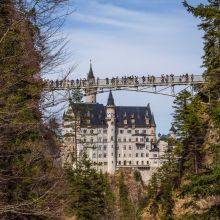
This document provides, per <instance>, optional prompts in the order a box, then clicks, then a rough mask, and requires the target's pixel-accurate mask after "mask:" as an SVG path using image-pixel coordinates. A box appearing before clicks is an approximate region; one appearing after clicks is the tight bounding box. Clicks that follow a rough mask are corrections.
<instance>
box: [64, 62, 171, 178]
mask: <svg viewBox="0 0 220 220" xmlns="http://www.w3.org/2000/svg"><path fill="white" fill-rule="evenodd" d="M88 80H89V81H90V82H93V81H94V80H95V77H94V74H93V70H92V66H91V65H90V71H89V73H88ZM86 94H87V96H86V103H72V104H70V105H69V108H68V110H67V111H66V112H65V113H64V116H63V134H64V139H63V140H64V145H63V161H64V162H70V163H74V160H75V159H76V158H80V156H81V155H82V154H83V153H86V154H87V155H88V156H89V158H90V159H91V160H92V161H93V162H94V166H96V167H97V169H100V170H102V171H103V172H108V173H114V172H115V171H116V170H117V169H120V168H133V169H138V170H140V171H141V173H142V174H144V176H149V175H148V174H150V173H151V172H152V171H153V170H155V168H157V167H159V166H160V165H161V163H162V162H163V159H162V158H163V155H164V152H165V151H166V149H167V145H166V144H165V143H164V142H161V141H156V124H155V121H154V115H153V113H152V112H151V108H150V105H149V104H148V105H147V106H144V107H143V106H117V105H116V104H115V101H114V98H113V95H112V92H111V91H110V93H109V97H108V100H107V104H106V105H103V104H99V103H97V102H96V91H95V90H94V89H89V88H88V90H87V91H86ZM156 143H162V144H156ZM74 158H75V159H74Z"/></svg>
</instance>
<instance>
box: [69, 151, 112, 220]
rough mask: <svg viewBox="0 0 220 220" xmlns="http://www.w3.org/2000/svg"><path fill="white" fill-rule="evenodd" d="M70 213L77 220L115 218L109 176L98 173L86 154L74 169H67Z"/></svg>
mask: <svg viewBox="0 0 220 220" xmlns="http://www.w3.org/2000/svg"><path fill="white" fill-rule="evenodd" d="M67 173H68V180H69V200H70V202H69V212H70V213H73V214H75V215H76V216H77V219H101V218H103V217H105V218H108V217H110V216H113V214H114V213H113V210H114V194H113V193H112V191H111V188H110V184H109V180H108V176H107V175H105V174H103V173H100V172H98V171H96V169H95V168H93V165H92V163H91V161H90V160H89V159H87V156H86V155H85V154H84V155H83V157H82V159H80V160H79V161H78V162H77V164H76V167H75V168H74V169H72V168H69V169H67Z"/></svg>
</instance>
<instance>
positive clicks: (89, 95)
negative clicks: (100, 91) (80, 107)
mask: <svg viewBox="0 0 220 220" xmlns="http://www.w3.org/2000/svg"><path fill="white" fill-rule="evenodd" d="M87 81H88V89H86V91H85V92H86V102H87V103H96V92H97V91H96V90H97V89H96V88H92V86H93V85H94V84H95V76H94V74H93V70H92V63H91V61H90V69H89V73H88V75H87Z"/></svg>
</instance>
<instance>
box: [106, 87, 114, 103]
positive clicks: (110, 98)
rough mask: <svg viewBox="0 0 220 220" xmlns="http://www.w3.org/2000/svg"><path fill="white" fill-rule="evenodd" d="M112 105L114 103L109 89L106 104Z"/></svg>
mask: <svg viewBox="0 0 220 220" xmlns="http://www.w3.org/2000/svg"><path fill="white" fill-rule="evenodd" d="M114 105H115V102H114V98H113V95H112V91H111V90H110V92H109V96H108V102H107V106H114Z"/></svg>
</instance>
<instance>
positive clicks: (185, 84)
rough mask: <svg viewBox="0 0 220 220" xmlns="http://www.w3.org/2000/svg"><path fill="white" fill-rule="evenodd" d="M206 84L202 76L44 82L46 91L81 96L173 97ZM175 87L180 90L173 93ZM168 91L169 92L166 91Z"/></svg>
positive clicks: (132, 77) (130, 77)
mask: <svg viewBox="0 0 220 220" xmlns="http://www.w3.org/2000/svg"><path fill="white" fill-rule="evenodd" d="M204 83H206V81H205V79H204V77H203V76H202V75H193V74H183V75H180V76H175V75H173V74H171V75H162V76H160V77H155V76H149V75H144V76H142V77H137V76H133V75H132V76H126V77H121V78H119V77H114V78H105V79H99V78H96V79H95V78H94V79H76V80H45V84H46V90H47V91H50V92H53V91H61V90H64V91H71V90H81V91H82V94H83V95H90V94H94V93H95V94H98V93H104V92H108V91H109V90H127V91H137V92H146V93H153V94H160V95H167V96H173V97H175V96H176V95H177V94H178V93H179V92H180V91H182V90H185V89H188V88H191V91H193V89H194V87H195V86H196V85H200V84H204ZM175 86H182V90H179V91H178V92H175V90H174V87H175ZM168 90H169V91H168Z"/></svg>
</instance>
